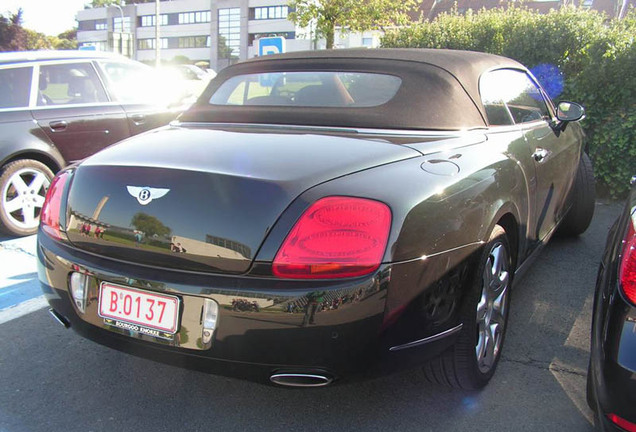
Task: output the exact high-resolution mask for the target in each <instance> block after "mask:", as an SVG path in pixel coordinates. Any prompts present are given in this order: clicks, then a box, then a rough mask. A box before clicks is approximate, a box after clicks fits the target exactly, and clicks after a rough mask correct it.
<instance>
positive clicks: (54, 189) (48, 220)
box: [40, 171, 69, 240]
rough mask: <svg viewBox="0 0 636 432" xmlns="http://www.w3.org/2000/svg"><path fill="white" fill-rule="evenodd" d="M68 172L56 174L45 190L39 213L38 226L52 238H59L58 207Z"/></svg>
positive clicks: (60, 203)
mask: <svg viewBox="0 0 636 432" xmlns="http://www.w3.org/2000/svg"><path fill="white" fill-rule="evenodd" d="M68 176H69V174H68V172H66V171H65V172H62V173H60V174H58V175H57V176H56V177H55V178H54V179H53V181H52V182H51V185H50V186H49V190H48V191H47V192H46V199H45V200H44V205H43V206H42V213H41V215H40V226H41V227H42V230H43V231H44V232H45V233H47V234H48V235H50V236H51V237H53V238H56V239H58V240H59V239H61V238H62V235H61V233H60V209H61V206H62V196H63V195H64V186H65V185H66V181H67V179H68Z"/></svg>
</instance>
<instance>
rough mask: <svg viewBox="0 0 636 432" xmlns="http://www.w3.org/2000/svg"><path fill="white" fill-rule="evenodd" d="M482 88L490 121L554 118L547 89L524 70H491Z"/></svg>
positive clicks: (498, 122)
mask: <svg viewBox="0 0 636 432" xmlns="http://www.w3.org/2000/svg"><path fill="white" fill-rule="evenodd" d="M479 90H480V93H481V99H482V103H483V104H484V107H485V109H486V115H487V116H488V123H489V124H490V125H493V126H494V125H509V124H512V123H511V119H512V120H514V122H515V123H517V124H519V123H529V122H533V121H537V120H547V119H550V111H549V110H548V106H547V105H546V102H545V99H544V97H543V93H542V92H541V90H540V89H539V87H538V86H537V85H536V84H535V83H534V81H532V80H531V79H530V77H529V76H528V75H527V74H526V73H525V72H523V71H517V70H512V69H501V70H496V71H493V72H488V73H487V74H485V75H484V76H483V77H482V78H481V80H480V82H479Z"/></svg>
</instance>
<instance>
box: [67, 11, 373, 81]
mask: <svg viewBox="0 0 636 432" xmlns="http://www.w3.org/2000/svg"><path fill="white" fill-rule="evenodd" d="M155 7H156V4H155V2H151V3H140V4H133V5H128V6H122V7H121V8H119V7H117V6H110V7H103V8H95V9H84V10H81V11H79V12H78V13H77V15H76V19H77V21H78V32H77V40H78V43H79V46H80V48H81V49H87V48H86V47H95V48H94V49H97V50H103V51H119V52H122V53H124V54H126V55H127V56H129V57H132V58H134V59H136V60H140V61H144V62H149V63H150V62H153V61H154V60H155V58H156V50H155V46H156V34H155V32H156V28H155V21H156V11H155ZM288 12H289V8H288V6H287V1H286V0H172V1H161V2H160V5H159V13H160V14H159V24H160V25H159V37H160V39H159V40H160V46H161V50H160V58H161V60H167V61H170V60H173V59H174V58H175V57H177V56H185V57H187V58H188V59H189V60H190V61H192V62H196V61H208V62H209V63H210V67H211V68H212V69H214V70H217V71H218V70H220V69H222V68H224V67H225V66H227V65H228V64H231V63H235V62H237V61H239V60H246V59H248V58H251V57H254V56H256V55H258V39H259V38H261V37H269V36H282V37H284V38H285V45H286V46H285V50H286V51H287V52H291V51H301V50H309V49H320V48H324V41H314V40H313V39H312V35H311V34H310V32H307V31H306V30H305V31H303V30H302V29H298V28H296V27H295V25H294V24H293V23H292V22H291V21H289V20H288V19H287V14H288ZM122 16H123V28H122ZM379 38H380V34H379V32H366V33H364V34H354V35H346V36H345V37H340V36H337V37H336V40H335V41H336V46H337V47H341V48H348V47H377V46H378V45H379Z"/></svg>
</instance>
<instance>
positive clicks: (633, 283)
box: [619, 209, 636, 304]
mask: <svg viewBox="0 0 636 432" xmlns="http://www.w3.org/2000/svg"><path fill="white" fill-rule="evenodd" d="M627 225H628V227H627V234H626V235H625V239H624V240H623V257H622V259H621V267H620V272H619V277H620V283H621V287H622V289H623V294H625V297H627V299H628V300H629V301H631V302H632V303H634V304H636V209H633V210H632V214H631V219H630V221H629V223H628V224H627Z"/></svg>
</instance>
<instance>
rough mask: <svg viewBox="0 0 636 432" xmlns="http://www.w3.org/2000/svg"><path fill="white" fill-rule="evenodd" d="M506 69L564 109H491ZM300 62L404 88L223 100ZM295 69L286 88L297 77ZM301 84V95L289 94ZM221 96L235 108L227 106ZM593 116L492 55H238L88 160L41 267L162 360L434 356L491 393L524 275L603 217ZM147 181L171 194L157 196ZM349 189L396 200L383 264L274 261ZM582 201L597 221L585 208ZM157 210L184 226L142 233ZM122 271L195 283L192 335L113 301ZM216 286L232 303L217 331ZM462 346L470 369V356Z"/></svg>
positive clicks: (222, 367) (276, 367)
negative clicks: (185, 104)
mask: <svg viewBox="0 0 636 432" xmlns="http://www.w3.org/2000/svg"><path fill="white" fill-rule="evenodd" d="M499 70H503V71H506V72H505V73H514V74H516V75H514V77H513V78H512V80H513V81H514V80H515V79H517V77H521V79H522V80H523V81H524V86H526V84H527V83H528V82H529V83H531V84H532V86H531V87H532V88H533V89H534V90H533V91H534V92H535V93H533V94H535V96H537V95H538V97H539V98H540V100H541V101H542V103H543V104H544V106H545V110H546V113H545V114H546V115H545V116H541V115H539V116H536V117H534V118H532V117H521V116H520V115H517V114H519V112H520V111H522V110H523V109H524V107H523V104H522V103H521V102H519V101H518V100H510V101H508V103H504V101H503V100H502V101H500V102H496V101H494V102H490V103H489V104H486V105H485V104H484V103H483V102H482V95H481V93H482V91H484V89H486V88H487V87H485V86H484V85H483V84H480V80H481V79H482V77H483V76H484V75H486V74H490V73H494V72H496V71H499ZM294 71H300V72H307V71H309V72H312V73H313V71H318V72H321V73H327V74H330V73H332V72H338V73H342V74H343V75H342V76H343V77H344V78H343V79H345V80H346V79H349V78H351V77H352V76H353V78H351V79H355V78H356V77H358V76H363V75H364V74H384V75H386V76H389V75H390V76H391V77H398V78H399V80H400V84H399V88H398V89H397V91H396V92H395V94H394V96H392V97H391V98H390V100H389V101H387V102H383V103H380V104H379V105H377V106H371V107H369V106H359V107H358V106H356V105H355V103H356V102H355V101H353V99H356V98H351V99H350V101H349V102H347V103H346V104H344V103H343V105H341V106H333V105H331V106H327V105H328V104H321V103H316V104H312V102H309V103H306V104H304V105H303V104H299V102H298V101H299V100H300V97H299V96H298V94H299V93H300V90H298V89H297V87H298V85H297V84H294V86H295V87H294V86H292V88H294V89H296V91H297V94H296V95H290V94H289V91H288V90H289V89H288V88H286V89H284V90H285V92H283V91H280V92H279V94H276V95H274V94H270V95H265V96H264V97H263V96H262V95H261V96H256V97H255V99H252V101H254V104H251V103H250V99H247V96H245V98H246V99H245V100H244V102H245V103H237V102H236V99H234V98H235V96H227V95H226V96H223V94H224V92H225V90H224V89H225V87H223V86H224V85H225V86H227V85H230V84H231V83H232V79H237V80H239V81H240V80H241V79H242V78H241V77H249V76H251V75H254V74H256V75H258V74H276V73H282V72H285V73H287V72H294ZM262 76H264V75H262ZM268 76H269V75H268ZM235 77H238V78H235ZM286 77H287V78H284V79H283V80H282V81H280V80H279V81H277V83H279V84H280V85H287V84H289V83H292V84H293V83H294V81H293V80H294V79H296V78H294V77H295V75H293V74H290V75H286ZM250 79H251V78H250ZM391 80H393V78H387V79H386V81H387V82H389V81H391ZM251 82H253V83H258V82H259V78H255V79H254V80H252V81H251ZM263 82H265V80H264V79H261V81H260V84H259V85H258V86H257V87H258V88H259V91H262V88H263V84H262V83H263ZM316 82H318V84H320V82H319V80H318V81H316ZM374 82H376V83H377V82H378V81H377V80H376V81H374ZM227 83H230V84H227ZM285 83H287V84H285ZM279 84H273V85H269V86H265V87H267V88H271V89H275V88H276V87H277V86H278V85H279ZM323 84H324V85H327V81H323ZM241 85H242V84H241ZM254 85H256V84H254ZM526 87H527V86H526ZM526 87H523V86H522V89H523V88H526ZM239 88H241V89H244V88H243V87H239ZM246 88H247V87H245V91H244V92H243V93H244V94H245V95H247V94H248V91H247V90H246ZM504 88H505V86H504ZM230 90H232V89H230ZM327 90H328V89H327V88H325V89H324V90H323V91H324V92H327ZM349 90H351V92H352V93H353V84H349ZM272 91H273V90H272ZM520 92H521V93H523V91H521V90H520ZM227 93H228V95H229V94H230V93H232V94H233V95H236V93H235V92H233V90H232V91H229V92H227ZM283 93H284V94H283ZM219 94H221V96H218V95H219ZM362 94H364V93H362ZM283 96H284V98H285V101H287V100H289V102H288V103H287V102H285V103H287V105H280V104H279V103H280V101H281V100H283ZM219 98H225V99H226V100H232V101H233V102H232V103H231V104H230V103H225V104H223V103H217V102H214V103H210V101H218V100H220V99H219ZM228 98H229V99H228ZM319 98H320V96H315V99H314V100H315V101H317V100H318V99H319ZM535 99H536V98H535ZM256 101H258V104H256ZM526 102H527V103H533V102H532V101H529V102H528V101H526ZM294 104H296V105H294ZM572 106H575V105H574V104H569V105H568V104H564V105H560V108H562V109H566V108H568V107H572ZM575 107H576V106H575ZM578 108H580V107H578ZM497 109H499V110H501V109H503V110H505V111H503V112H505V113H507V114H506V115H507V116H508V117H507V120H502V117H501V116H499V118H498V120H497V121H498V122H503V123H506V122H507V123H508V124H501V125H496V124H495V125H493V124H491V121H489V116H493V115H494V114H493V113H492V111H493V110H494V111H496V110H497ZM525 109H526V110H528V111H533V110H534V109H530V108H527V107H526V108H525ZM513 111H514V112H513ZM501 113H502V111H499V112H498V114H501ZM526 115H527V113H526ZM581 116H582V110H581V111H580V112H579V113H578V114H576V115H572V114H571V115H570V117H567V115H566V114H563V113H561V114H560V115H559V116H558V117H559V118H560V119H559V118H557V113H556V109H555V108H554V107H553V105H552V103H551V102H550V101H549V100H548V99H547V98H546V97H545V96H544V93H543V92H542V90H541V89H540V87H539V86H538V84H537V83H536V82H535V81H534V78H532V77H531V76H530V75H529V74H528V72H527V70H526V69H525V68H524V67H523V66H522V65H520V64H518V63H516V62H514V61H512V60H509V59H505V58H502V57H497V56H492V55H486V54H480V53H469V52H456V51H435V50H370V51H347V50H343V51H333V52H312V53H302V54H290V55H284V56H273V57H271V58H263V59H259V60H255V61H249V62H246V63H242V64H238V65H235V66H232V67H230V68H228V69H226V70H224V71H222V72H221V73H220V74H219V75H218V77H217V78H216V79H215V80H213V81H212V83H211V84H210V86H209V87H208V89H207V90H206V91H205V92H204V94H203V95H202V96H201V98H200V99H199V101H198V102H197V104H195V105H194V106H193V107H192V108H191V109H190V110H189V111H187V112H186V113H184V114H183V115H182V117H181V118H180V122H179V124H174V125H172V126H171V127H169V128H165V129H160V130H156V131H152V132H149V133H146V134H143V135H141V136H139V137H136V138H133V139H130V140H128V141H126V142H125V143H123V144H122V145H118V146H114V147H111V148H110V149H108V150H106V151H104V152H100V153H98V154H97V155H95V156H93V157H91V158H89V159H87V160H86V161H85V162H83V163H82V164H80V165H79V166H78V167H77V168H76V169H73V170H71V171H69V174H68V179H67V180H65V181H66V183H65V186H64V196H63V199H62V203H63V204H62V206H61V209H60V215H61V220H60V230H61V236H60V238H59V239H54V238H51V237H50V236H49V235H48V234H46V233H45V232H43V231H40V233H39V245H40V246H39V248H38V258H39V262H40V266H39V277H40V281H41V283H42V286H43V290H44V291H45V293H46V294H47V297H48V299H49V302H50V304H51V306H52V307H53V313H54V314H55V316H56V317H57V318H58V319H59V320H60V321H61V322H62V323H64V324H65V325H67V326H71V327H73V328H74V329H76V331H78V332H79V333H81V334H83V335H84V336H86V337H89V338H91V339H93V340H96V341H99V342H100V343H104V344H107V345H109V346H112V347H114V348H117V349H121V350H124V351H127V352H133V353H136V354H139V355H143V356H146V357H150V358H153V359H163V360H165V361H169V362H173V363H176V364H180V365H188V366H192V367H198V368H202V369H205V370H208V371H213V372H215V373H221V374H226V375H234V376H239V377H250V378H253V379H257V380H262V381H266V380H268V379H270V380H271V381H272V382H275V383H277V384H283V385H302V386H305V385H306V386H315V385H324V384H327V383H329V382H331V381H332V380H334V379H337V378H342V377H350V376H355V375H361V374H362V375H364V374H367V373H374V372H381V371H386V370H393V369H395V368H397V367H400V366H404V365H412V364H425V365H426V371H427V372H426V373H427V376H428V377H429V378H430V379H431V380H433V381H439V382H445V383H447V384H451V385H454V386H460V387H480V386H482V385H484V384H485V383H486V382H487V381H488V380H489V379H490V377H491V376H492V374H493V373H494V369H495V367H496V363H497V360H498V358H499V355H500V348H501V346H502V345H501V344H502V342H503V334H504V331H505V324H506V321H507V317H508V300H509V295H508V293H509V291H510V288H511V285H512V281H513V280H514V277H515V276H516V275H518V274H519V273H521V272H522V271H523V269H524V268H525V267H526V266H527V264H528V263H529V262H530V261H531V258H532V256H533V254H535V253H536V252H538V250H539V249H540V248H541V246H542V245H543V244H545V242H547V241H548V240H549V238H550V237H551V236H552V235H553V233H554V232H555V230H556V229H557V227H558V226H559V224H560V223H562V222H563V221H564V220H565V222H566V223H567V224H570V227H571V228H573V229H572V231H574V232H575V233H578V232H582V231H583V230H585V228H586V227H587V224H589V217H591V211H593V196H590V195H589V194H584V195H585V196H584V198H580V197H578V195H576V194H573V193H572V191H573V189H574V190H577V191H580V190H583V189H585V188H584V186H589V185H581V184H579V183H580V180H576V179H577V176H579V177H580V175H579V174H577V173H580V171H581V170H580V169H579V167H580V165H581V164H582V163H584V162H582V160H583V161H585V160H587V159H586V156H584V153H583V133H582V131H581V129H580V127H579V125H578V124H576V123H575V122H571V120H575V119H578V118H580V117H581ZM513 118H519V119H522V118H525V119H526V120H525V121H520V122H518V123H517V122H515V121H513ZM176 143H178V144H176ZM582 158H583V159H582ZM573 185H575V186H573ZM130 186H134V187H139V190H141V189H144V188H145V190H146V192H147V193H153V192H152V191H153V190H155V188H157V189H158V188H164V189H162V190H163V191H164V192H163V195H161V197H159V198H157V199H155V200H153V201H152V202H150V203H147V202H146V201H144V200H145V199H146V197H145V196H143V195H142V194H141V192H140V195H139V196H137V197H136V195H135V194H136V193H137V192H134V193H133V192H132V191H131V189H130ZM167 189H169V192H165V190H167ZM133 191H136V189H133ZM148 191H150V192H148ZM131 195H132V196H131ZM334 196H340V197H354V199H355V198H358V197H359V198H364V199H368V200H373V201H374V202H380V203H384V204H385V205H386V206H387V207H388V208H389V209H390V213H391V224H390V230H389V231H388V233H387V246H386V249H385V250H384V252H383V255H382V257H381V260H380V261H381V262H379V263H378V267H377V269H376V270H374V271H373V272H371V273H369V274H364V275H361V276H357V277H346V278H338V277H333V278H326V279H309V280H308V279H294V278H291V279H290V278H284V277H277V276H276V275H275V274H274V271H273V263H274V262H275V260H276V256H277V253H278V252H279V250H280V249H281V245H282V244H283V242H284V240H285V239H286V237H287V236H288V235H289V233H290V230H291V228H292V227H293V226H294V225H295V224H296V223H297V221H298V220H299V219H301V218H302V217H303V214H304V212H305V211H306V210H307V209H308V208H309V207H310V206H311V205H312V204H313V203H316V202H319V201H320V200H321V199H323V198H326V197H334ZM106 197H107V198H106ZM577 197H578V198H577ZM590 200H591V201H590ZM590 202H591V203H592V206H591V210H590V205H589V204H590ZM144 203H145V204H144ZM573 205H574V206H576V207H577V208H578V209H579V210H580V211H579V212H578V214H583V213H585V214H584V215H583V216H584V218H586V220H583V221H581V220H574V221H572V220H571V219H572V216H571V215H572V211H571V209H572V206H573ZM581 209H583V210H581ZM140 212H143V213H144V214H146V215H148V216H152V218H154V220H155V221H156V222H159V223H160V225H161V226H163V227H167V228H169V229H168V231H165V230H164V234H158V235H156V236H149V237H147V238H142V235H141V234H140V233H139V232H138V231H139V230H137V231H135V230H134V229H133V228H134V227H136V226H138V225H137V222H138V221H139V219H138V217H139V216H138V214H139V213H140ZM86 224H88V225H89V226H90V224H93V225H95V226H101V227H105V228H104V229H105V230H106V232H107V233H109V234H107V236H106V237H104V236H101V237H100V236H99V235H92V232H91V231H90V227H89V232H88V235H87V233H86V231H85V229H83V227H85V226H86ZM156 232H157V231H155V233H156ZM166 232H169V234H165V233H166ZM109 235H110V237H109ZM151 237H152V238H151ZM177 244H178V247H177V246H176V245H177ZM487 270H491V273H492V275H494V276H495V277H494V279H493V277H492V276H490V277H487ZM73 273H77V274H78V275H79V276H77V277H78V278H84V279H82V280H84V281H85V285H86V290H85V294H83V299H80V300H81V302H83V303H82V307H81V309H82V310H81V311H80V310H79V309H78V306H77V304H76V303H74V301H73V300H72V299H71V296H70V288H69V275H70V274H73ZM486 279H488V280H489V281H490V282H488V283H490V285H492V287H491V288H492V289H491V288H488V287H486V285H488V284H487V283H486ZM495 279H496V280H495ZM493 281H494V282H493ZM491 282H492V283H491ZM104 283H106V284H111V283H112V284H115V285H117V286H121V287H130V288H132V289H139V290H142V291H144V292H149V293H157V294H159V293H163V294H168V293H169V294H171V295H174V296H176V297H177V298H178V300H179V305H180V306H179V307H180V309H179V312H178V317H179V323H180V324H179V325H180V327H179V329H180V330H179V331H178V332H177V333H176V334H175V336H174V337H171V338H163V339H162V338H159V337H153V336H149V335H147V334H142V333H143V332H140V331H137V330H139V329H137V330H134V329H133V330H132V331H131V330H130V328H127V329H125V330H124V329H122V328H121V327H120V328H116V327H114V326H113V323H112V322H108V320H105V319H104V317H103V316H100V315H99V314H98V307H99V301H100V300H99V299H100V292H101V290H102V289H103V287H104ZM490 285H489V286H490ZM484 287H485V288H484ZM489 290H490V291H489ZM491 291H492V292H491ZM482 294H483V295H484V296H486V297H484V298H485V299H486V300H485V302H486V305H485V306H483V305H482V306H480V304H482V303H483V302H480V300H479V298H480V296H481V295H482ZM488 296H491V297H492V296H495V297H492V298H491V297H488ZM209 300H212V301H213V302H215V304H217V305H218V314H217V315H216V316H215V319H216V327H215V328H214V329H213V336H212V338H211V339H209V338H208V339H206V333H205V332H206V328H205V324H204V321H205V320H204V318H203V315H204V312H205V307H206V306H204V304H205V302H206V301H209ZM317 304H318V305H319V306H318V307H316V305H317ZM310 315H311V317H310ZM493 317H494V318H493ZM309 318H311V321H313V322H311V325H308V324H309V323H310V322H308V321H309ZM476 323H477V327H478V328H475V325H476ZM482 324H484V325H485V326H486V327H488V326H490V327H488V328H483V327H484V326H483V325H482ZM480 325H481V327H479V326H480ZM491 327H492V328H491ZM480 335H481V336H480ZM208 336H209V334H208ZM480 341H481V342H480ZM482 342H483V343H482ZM490 342H492V346H491V345H488V343H490ZM482 345H483V346H482ZM480 347H481V348H480ZM460 348H461V350H463V352H461V353H460V352H458V351H459V350H460ZM482 348H483V350H482ZM480 350H482V351H483V353H480ZM462 356H463V357H464V358H468V362H467V363H468V364H469V366H470V367H469V369H470V370H468V369H466V368H464V369H465V370H464V369H462V370H459V369H461V368H462V367H463V366H457V365H458V363H457V361H458V359H459V358H462ZM448 365H450V368H451V369H452V368H454V367H457V368H459V369H458V373H457V376H459V378H458V379H457V380H455V379H454V378H452V377H449V376H446V375H444V374H443V373H439V371H440V370H441V369H443V368H444V367H446V366H448Z"/></svg>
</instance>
